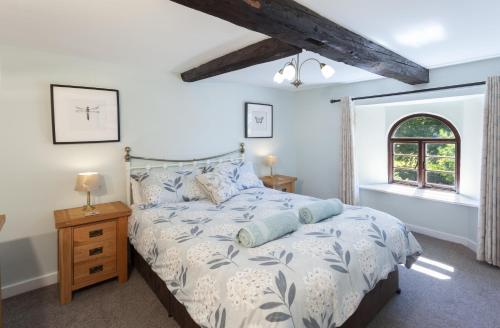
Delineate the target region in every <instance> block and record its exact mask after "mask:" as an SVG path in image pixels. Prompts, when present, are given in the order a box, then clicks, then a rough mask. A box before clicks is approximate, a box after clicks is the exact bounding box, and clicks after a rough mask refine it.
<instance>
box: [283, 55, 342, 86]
mask: <svg viewBox="0 0 500 328" xmlns="http://www.w3.org/2000/svg"><path fill="white" fill-rule="evenodd" d="M308 61H315V62H317V63H318V64H319V69H320V70H321V74H322V75H323V77H324V78H325V79H329V78H331V77H332V76H333V75H334V74H335V70H334V69H333V67H331V66H330V65H327V64H325V63H322V62H320V61H319V60H317V59H316V58H309V59H306V60H304V61H303V62H302V63H301V62H300V55H297V59H295V58H292V60H291V61H289V62H288V63H286V64H285V66H283V68H282V69H280V70H279V71H278V72H277V73H276V74H275V75H274V82H276V83H278V84H281V83H283V81H285V79H286V80H288V81H290V84H292V85H294V86H295V87H296V88H298V87H300V86H301V85H302V84H303V82H302V81H301V79H300V74H301V72H302V65H304V64H305V63H307V62H308Z"/></svg>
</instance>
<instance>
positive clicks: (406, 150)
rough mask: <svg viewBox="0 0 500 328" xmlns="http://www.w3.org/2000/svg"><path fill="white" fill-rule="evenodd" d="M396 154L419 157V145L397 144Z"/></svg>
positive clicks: (395, 145) (395, 146)
mask: <svg viewBox="0 0 500 328" xmlns="http://www.w3.org/2000/svg"><path fill="white" fill-rule="evenodd" d="M394 154H408V155H418V144H416V143H395V144H394Z"/></svg>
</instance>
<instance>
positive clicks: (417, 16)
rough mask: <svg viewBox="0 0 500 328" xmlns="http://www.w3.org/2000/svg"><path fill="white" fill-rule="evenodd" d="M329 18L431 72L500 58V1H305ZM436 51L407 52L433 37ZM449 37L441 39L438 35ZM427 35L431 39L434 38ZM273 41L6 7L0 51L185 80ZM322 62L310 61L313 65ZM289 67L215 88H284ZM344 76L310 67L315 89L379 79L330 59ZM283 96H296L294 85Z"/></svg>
mask: <svg viewBox="0 0 500 328" xmlns="http://www.w3.org/2000/svg"><path fill="white" fill-rule="evenodd" d="M298 2H300V3H302V4H304V5H306V6H307V7H309V8H311V9H313V10H315V11H317V12H318V13H320V14H321V15H323V16H325V17H327V18H330V19H331V20H333V21H335V22H337V23H339V24H341V25H343V26H345V27H347V28H349V29H351V30H352V31H354V32H357V33H359V34H361V35H363V36H365V37H367V38H369V39H371V40H373V41H375V42H378V43H380V44H382V45H384V46H386V47H387V48H389V49H391V50H393V51H395V52H397V53H399V54H401V55H403V56H405V57H407V58H409V59H411V60H414V61H415V62H417V63H419V64H421V65H423V66H426V67H429V68H434V67H442V66H446V65H450V64H456V63H464V62H470V61H475V60H479V59H485V58H492V57H498V56H500V42H497V39H498V37H497V36H498V35H500V24H498V14H499V13H500V1H498V0H476V1H456V0H438V1H437V0H420V1H412V2H410V1H401V0H378V1H372V0H298ZM429 29H430V31H431V32H432V34H431V35H430V36H431V37H432V36H434V37H436V36H439V38H434V39H436V40H435V41H434V42H430V43H428V44H423V45H420V46H419V47H417V46H415V45H412V44H406V43H407V42H405V41H408V38H411V36H412V35H415V33H417V36H418V33H420V34H421V32H422V31H424V32H425V31H427V30H429ZM438 32H439V34H440V35H437V34H436V33H438ZM425 36H426V35H424V37H425ZM265 38H266V36H264V35H261V34H258V33H254V32H251V31H248V30H245V29H243V28H240V27H237V26H235V25H232V24H230V23H227V22H224V21H222V20H220V19H217V18H214V17H211V16H208V15H205V14H202V13H199V12H196V11H194V10H191V9H188V8H185V7H183V6H180V5H177V4H175V3H172V2H170V1H169V0H140V1H138V0H71V1H68V0H44V1H40V0H1V1H0V45H13V46H19V47H28V48H35V49H40V50H47V51H51V52H57V53H61V54H68V55H77V56H82V57H87V58H92V59H97V60H103V61H110V62H121V63H125V64H128V65H134V66H139V67H140V66H144V67H146V66H147V67H152V68H154V69H157V70H159V71H163V72H165V73H168V72H174V73H180V72H182V71H184V70H187V69H189V68H192V67H194V66H197V65H199V64H202V63H204V62H206V61H208V60H210V59H213V58H215V57H218V56H220V55H223V54H226V53H228V52H230V51H233V50H236V49H239V48H241V47H243V46H246V45H249V44H252V43H254V42H256V41H260V40H263V39H265ZM311 55H312V56H315V57H317V58H319V56H317V55H314V54H310V53H305V54H304V58H306V57H308V56H311ZM285 61H286V60H280V61H277V62H272V63H267V64H263V65H259V66H255V67H252V68H247V69H244V70H241V71H237V72H232V73H228V74H224V75H221V76H219V77H216V78H213V79H215V80H218V81H228V82H242V83H250V84H257V85H263V86H276V85H275V84H274V83H273V82H272V78H273V75H274V73H275V72H276V71H277V70H278V69H279V68H281V66H282V65H283V64H284V62H285ZM322 61H325V62H327V63H329V64H331V65H332V66H333V67H334V68H335V69H336V71H337V74H336V75H334V77H333V78H331V79H330V80H328V81H325V80H324V79H323V78H322V76H321V74H320V72H319V70H318V69H317V67H316V66H315V65H314V64H312V63H310V64H307V65H306V66H304V67H305V68H304V72H303V81H304V82H305V83H306V84H307V85H308V86H314V85H317V84H322V83H348V82H354V81H362V80H368V79H373V78H377V77H378V76H377V75H374V74H371V73H368V72H366V71H363V70H360V69H357V68H354V67H350V66H346V65H344V64H340V63H336V62H332V61H329V60H326V59H322ZM281 87H286V88H291V87H290V86H287V85H285V84H284V85H282V86H281Z"/></svg>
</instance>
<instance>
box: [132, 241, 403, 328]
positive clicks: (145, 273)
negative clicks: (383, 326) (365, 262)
mask: <svg viewBox="0 0 500 328" xmlns="http://www.w3.org/2000/svg"><path fill="white" fill-rule="evenodd" d="M129 249H130V260H131V261H130V264H131V265H133V266H134V267H135V268H136V269H137V271H138V272H139V273H140V274H141V276H142V277H143V278H144V280H146V282H147V284H148V285H149V287H150V288H151V290H152V291H153V292H154V293H155V294H156V296H157V297H158V299H159V300H160V302H161V303H162V304H163V306H164V307H165V309H166V310H167V312H168V315H169V316H170V317H173V318H174V319H175V321H177V323H178V324H179V326H181V327H182V328H200V326H199V325H198V324H197V323H196V322H194V320H193V319H192V318H191V317H190V315H189V313H188V312H187V310H186V308H185V307H184V305H182V304H181V303H180V302H179V301H177V299H176V298H175V297H174V296H173V295H172V293H170V291H169V290H168V288H167V286H166V284H165V282H164V281H163V280H161V278H160V277H158V275H157V274H156V273H155V272H154V271H153V270H152V269H151V267H150V266H149V264H148V263H147V262H146V261H145V260H144V259H143V258H142V256H141V255H140V254H139V253H138V252H137V251H136V250H135V248H134V247H133V246H132V245H130V244H129ZM400 293H401V290H400V289H399V272H398V268H397V267H396V270H394V271H393V272H391V273H390V274H389V276H388V277H387V279H385V280H381V281H380V282H379V283H378V284H377V285H376V286H375V288H374V289H373V290H372V291H370V292H369V293H368V294H366V295H365V297H364V298H363V300H362V301H361V303H360V305H359V306H358V309H357V310H356V312H354V314H353V315H352V316H351V317H350V318H349V319H348V320H347V321H346V322H345V323H344V324H343V325H342V326H340V327H339V328H363V327H366V326H367V325H368V323H370V321H372V320H373V318H375V316H376V315H377V313H378V312H379V311H380V310H381V309H382V308H383V307H384V306H385V305H386V304H387V303H388V302H389V300H390V299H391V298H392V297H393V296H394V295H395V294H400Z"/></svg>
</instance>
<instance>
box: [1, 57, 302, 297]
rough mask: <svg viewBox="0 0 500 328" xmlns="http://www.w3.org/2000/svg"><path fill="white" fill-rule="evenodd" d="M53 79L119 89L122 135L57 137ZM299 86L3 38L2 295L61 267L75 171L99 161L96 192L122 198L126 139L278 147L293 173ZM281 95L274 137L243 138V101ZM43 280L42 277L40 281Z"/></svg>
mask: <svg viewBox="0 0 500 328" xmlns="http://www.w3.org/2000/svg"><path fill="white" fill-rule="evenodd" d="M51 83H59V84H72V85H82V86H94V87H105V88H115V89H119V90H120V105H121V108H120V111H121V112H120V114H121V132H122V142H120V143H105V144H82V145H53V144H52V135H51V114H50V92H49V91H50V89H49V85H50V84H51ZM294 97H295V95H294V94H293V93H289V92H286V91H278V90H274V89H266V88H258V87H251V86H245V85H234V84H224V83H207V82H202V83H193V84H186V83H183V82H182V81H180V79H179V78H178V77H176V76H173V75H171V74H169V73H166V72H153V71H143V70H142V69H141V68H140V67H124V66H116V65H114V64H112V63H103V62H96V61H91V60H86V59H81V58H75V57H67V56H61V55H57V54H50V53H43V52H37V51H32V50H26V49H16V48H7V47H2V48H0V113H1V118H0V163H1V164H0V167H1V169H0V212H2V213H5V214H7V223H6V225H5V227H4V229H3V231H2V233H1V234H0V265H1V268H2V286H4V287H7V289H6V290H4V296H8V295H9V293H11V292H14V291H18V290H20V289H19V288H21V289H22V288H23V287H22V286H20V287H19V286H17V287H16V288H14V289H12V288H10V289H9V285H12V284H16V283H19V282H22V281H25V280H29V279H33V278H37V277H40V276H44V275H47V276H46V277H45V281H47V282H54V281H55V280H54V279H55V277H56V276H55V272H56V271H57V257H56V256H57V252H56V233H55V232H56V231H55V228H54V223H53V210H55V209H60V208H68V207H74V206H79V205H81V204H82V203H83V202H84V195H82V194H79V193H77V192H75V191H73V187H74V179H75V175H76V173H78V172H80V171H87V170H92V171H94V170H95V171H99V172H101V173H102V174H103V176H104V179H105V183H106V194H105V195H103V196H102V197H99V198H98V199H97V201H99V202H105V201H112V200H124V199H125V183H124V163H123V160H122V158H123V148H124V147H125V146H126V145H128V146H131V147H132V150H133V152H134V153H136V154H139V155H147V156H159V157H169V158H192V157H197V156H204V155H212V154H215V153H222V152H226V151H228V150H233V149H237V148H238V145H239V142H241V141H244V142H246V144H247V149H248V155H249V156H250V158H253V159H254V160H256V162H258V164H259V171H260V173H267V169H265V170H264V169H263V168H262V167H261V166H260V161H261V158H260V156H264V155H267V154H268V153H271V152H272V153H275V154H276V155H277V156H278V157H279V159H280V161H279V164H278V166H277V168H276V170H277V171H279V172H280V173H284V174H291V175H295V174H296V153H295V134H294V131H293V129H292V128H291V127H293V126H294V125H295V124H294V119H295V118H294V115H293V111H294V101H293V99H294ZM246 101H253V102H260V103H269V104H273V105H274V115H275V120H274V123H275V126H274V135H275V137H274V138H273V139H254V140H252V139H246V140H245V139H244V102H246ZM38 282H40V281H38V280H35V281H34V282H32V283H33V286H36V285H37V283H38Z"/></svg>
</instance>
